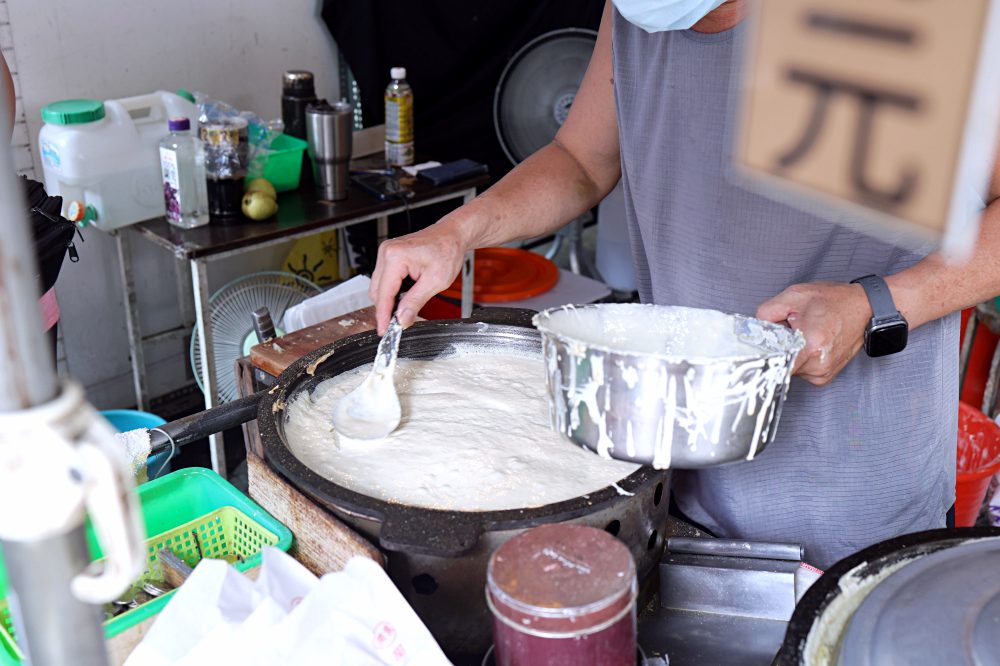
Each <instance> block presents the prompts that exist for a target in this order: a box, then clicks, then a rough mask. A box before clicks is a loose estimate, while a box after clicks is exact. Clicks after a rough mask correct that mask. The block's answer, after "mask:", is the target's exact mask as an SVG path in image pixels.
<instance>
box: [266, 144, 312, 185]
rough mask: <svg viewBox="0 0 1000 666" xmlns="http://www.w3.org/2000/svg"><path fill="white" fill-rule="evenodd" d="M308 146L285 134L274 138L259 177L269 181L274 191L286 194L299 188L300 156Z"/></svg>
mask: <svg viewBox="0 0 1000 666" xmlns="http://www.w3.org/2000/svg"><path fill="white" fill-rule="evenodd" d="M308 146H309V144H307V143H306V142H305V141H303V140H302V139H298V138H296V137H294V136H289V135H287V134H279V135H278V136H276V137H274V140H273V141H272V142H271V152H270V153H268V155H267V161H266V162H265V163H264V171H263V173H262V174H261V175H262V176H263V177H264V178H267V179H268V180H269V181H271V184H272V185H274V189H275V191H277V192H288V191H289V190H297V189H298V188H299V181H300V180H301V179H302V155H303V153H305V151H306V148H308Z"/></svg>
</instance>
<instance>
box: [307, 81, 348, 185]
mask: <svg viewBox="0 0 1000 666" xmlns="http://www.w3.org/2000/svg"><path fill="white" fill-rule="evenodd" d="M353 120H354V110H353V109H352V108H351V105H350V104H348V103H347V102H344V101H340V102H335V103H334V104H332V105H331V104H328V103H327V102H326V100H321V101H319V102H317V103H316V104H310V105H309V106H308V107H306V141H307V142H308V143H309V157H310V158H312V160H313V163H314V164H315V176H316V189H317V190H318V191H319V194H320V196H321V197H322V198H323V199H329V200H333V201H339V200H341V199H346V198H347V188H348V183H349V181H350V161H351V137H352V126H353Z"/></svg>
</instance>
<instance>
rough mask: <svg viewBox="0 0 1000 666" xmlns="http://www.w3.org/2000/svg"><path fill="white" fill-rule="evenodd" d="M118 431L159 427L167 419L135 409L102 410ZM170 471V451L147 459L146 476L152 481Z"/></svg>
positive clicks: (102, 414)
mask: <svg viewBox="0 0 1000 666" xmlns="http://www.w3.org/2000/svg"><path fill="white" fill-rule="evenodd" d="M101 416H103V417H104V418H106V419H107V420H108V421H109V422H110V423H111V425H112V426H113V427H114V428H115V430H117V431H118V432H128V431H129V430H136V429H138V428H146V429H147V430H148V429H150V428H159V427H160V426H161V425H164V424H165V423H166V422H167V421H166V420H165V419H163V418H161V417H159V416H157V415H156V414H150V413H149V412H140V411H138V410H135V409H108V410H105V411H103V412H101ZM168 472H170V452H169V451H164V452H162V453H157V454H155V455H151V456H149V459H147V460H146V476H147V477H149V480H150V481H152V480H153V479H155V478H158V477H161V476H163V475H164V474H167V473H168Z"/></svg>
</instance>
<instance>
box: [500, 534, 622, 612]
mask: <svg viewBox="0 0 1000 666" xmlns="http://www.w3.org/2000/svg"><path fill="white" fill-rule="evenodd" d="M486 576H487V586H488V589H489V594H490V595H491V601H492V603H493V604H494V612H495V613H497V614H500V615H503V616H505V617H506V618H507V619H509V620H514V621H515V622H517V623H519V624H523V625H525V626H529V625H530V626H533V627H534V628H536V629H544V630H547V631H560V630H567V631H570V630H571V631H575V632H580V631H585V630H586V629H588V628H590V627H592V626H596V625H598V624H601V623H603V622H604V621H606V620H608V619H609V618H613V617H616V616H617V615H618V614H619V612H621V611H624V610H625V609H626V608H628V607H629V606H631V605H633V604H634V601H635V591H636V573H635V561H634V560H633V558H632V554H631V553H630V552H629V550H628V548H627V547H626V546H625V544H623V543H622V542H621V541H619V540H618V539H616V538H615V537H613V536H611V535H610V534H608V533H607V532H605V531H604V530H599V529H596V528H593V527H587V526H585V525H571V524H553V525H542V526H540V527H536V528H533V529H531V530H528V531H527V532H524V533H523V534H520V535H518V536H516V537H514V538H513V539H511V540H509V541H507V542H506V543H504V544H503V545H502V546H500V547H499V548H497V550H496V551H495V552H494V553H493V556H492V557H491V558H490V562H489V565H488V567H487V574H486Z"/></svg>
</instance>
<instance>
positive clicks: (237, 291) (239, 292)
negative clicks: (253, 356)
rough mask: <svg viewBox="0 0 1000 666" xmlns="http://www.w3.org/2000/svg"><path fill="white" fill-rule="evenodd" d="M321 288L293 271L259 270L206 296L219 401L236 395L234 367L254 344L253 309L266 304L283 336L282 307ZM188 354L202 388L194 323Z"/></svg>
mask: <svg viewBox="0 0 1000 666" xmlns="http://www.w3.org/2000/svg"><path fill="white" fill-rule="evenodd" d="M322 291H323V290H322V289H321V288H320V287H318V286H317V285H315V284H313V283H312V282H310V281H309V280H306V279H305V278H303V277H300V276H298V275H295V274H294V273H285V272H282V271H262V272H259V273H251V274H250V275H245V276H243V277H241V278H237V279H235V280H233V281H232V282H230V283H229V284H227V285H225V286H224V287H222V288H221V289H219V290H218V291H216V292H215V293H214V294H212V297H211V298H210V299H209V312H210V313H211V321H210V322H208V323H209V325H211V327H212V341H213V347H214V349H213V354H214V361H215V381H216V382H217V384H218V394H219V403H220V404H222V403H225V402H229V401H231V400H235V399H236V398H237V397H239V396H238V395H237V392H236V375H235V373H234V372H233V366H234V364H235V363H236V361H237V360H239V359H240V358H242V357H244V356H247V355H248V354H249V353H250V348H251V347H253V346H254V345H255V344H257V335H256V333H255V332H254V329H253V320H252V318H251V314H252V313H253V311H254V310H256V309H258V308H261V307H266V308H267V309H268V310H269V311H270V313H271V318H272V319H273V320H274V322H275V329H276V330H277V331H278V335H282V334H283V331H281V329H280V328H279V326H278V325H279V324H280V323H281V320H282V318H283V317H284V316H285V310H287V309H288V308H290V307H292V306H293V305H297V304H299V303H301V302H302V301H304V300H306V299H307V298H309V297H310V296H315V295H316V294H319V293H320V292H322ZM190 353H191V368H192V369H193V370H194V377H195V381H197V382H198V388H200V389H201V390H202V391H204V390H205V386H204V383H203V382H202V365H201V336H200V335H198V326H197V325H196V326H195V327H194V330H193V331H192V333H191V349H190Z"/></svg>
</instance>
